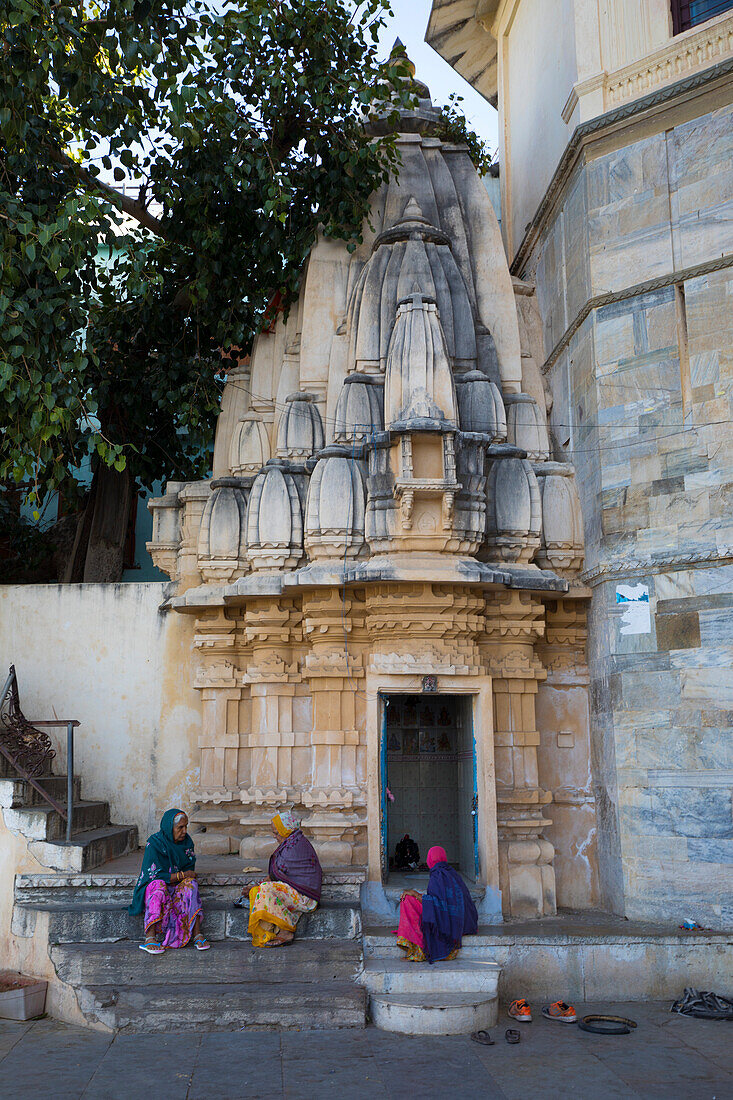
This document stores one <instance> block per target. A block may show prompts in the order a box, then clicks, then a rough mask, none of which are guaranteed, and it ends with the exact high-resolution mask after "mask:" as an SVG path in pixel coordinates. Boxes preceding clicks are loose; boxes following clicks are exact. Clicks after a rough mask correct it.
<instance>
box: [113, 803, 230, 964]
mask: <svg viewBox="0 0 733 1100" xmlns="http://www.w3.org/2000/svg"><path fill="white" fill-rule="evenodd" d="M187 827H188V818H187V816H186V815H185V814H184V812H183V810H179V809H172V810H166V812H165V813H164V814H163V817H162V818H161V821H160V830H159V831H158V832H157V833H153V835H152V836H150V837H148V842H147V844H146V845H145V851H144V852H143V864H142V868H141V870H140V876H139V878H138V880H137V883H136V885H135V892H134V894H133V895H132V904H131V905H130V907H129V910H128V912H130V913H134V914H138V913H143V912H144V913H145V917H144V920H143V927H144V929H145V942H144V943H141V944H140V949H141V950H142V951H147V952H148V954H150V955H160V954H162V952H163V951H165V949H166V947H185V946H186V945H187V943H188V942H189V940H190V939H191V937H192V936H193V942H194V945H195V946H196V948H197V949H198V950H199V951H208V949H209V947H210V946H211V945H210V944H209V943H207V941H206V939H205V938H204V936H202V934H201V900H200V898H199V888H198V883H197V882H196V874H195V871H194V867H195V865H196V853H195V852H194V848H193V841H192V840H191V838H190V836H189V835H188V833H187V832H186V829H187Z"/></svg>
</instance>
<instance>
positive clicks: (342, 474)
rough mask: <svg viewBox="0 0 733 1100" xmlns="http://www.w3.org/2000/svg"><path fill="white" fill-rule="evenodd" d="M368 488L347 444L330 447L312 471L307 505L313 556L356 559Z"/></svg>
mask: <svg viewBox="0 0 733 1100" xmlns="http://www.w3.org/2000/svg"><path fill="white" fill-rule="evenodd" d="M365 511H366V491H365V486H364V473H363V470H362V468H361V463H360V462H359V461H357V460H355V459H353V458H352V457H351V454H350V452H349V450H348V448H347V447H337V446H334V447H327V448H326V449H325V451H322V452H321V454H320V455H319V457H318V462H317V463H316V466H315V469H314V470H313V473H312V474H311V479H310V485H309V487H308V499H307V501H306V507H305V549H306V551H307V553H308V556H309V557H310V558H312V559H313V558H344V557H348V558H354V557H357V555H358V554H359V553H360V551H361V550H362V548H363V547H364V514H365Z"/></svg>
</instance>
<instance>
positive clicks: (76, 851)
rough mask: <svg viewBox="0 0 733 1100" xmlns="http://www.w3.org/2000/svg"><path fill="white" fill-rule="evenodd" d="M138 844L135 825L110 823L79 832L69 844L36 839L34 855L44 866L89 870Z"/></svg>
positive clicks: (69, 869)
mask: <svg viewBox="0 0 733 1100" xmlns="http://www.w3.org/2000/svg"><path fill="white" fill-rule="evenodd" d="M6 812H7V811H6ZM137 846H138V835H137V827H136V826H134V825H112V824H110V825H106V826H105V827H104V828H101V829H92V830H90V831H89V832H83V833H78V834H76V835H75V836H74V838H73V842H72V844H70V845H67V844H65V843H63V842H62V841H59V840H37V841H35V842H33V854H34V855H35V856H36V858H37V859H38V860H39V862H40V863H42V864H43V865H44V866H45V867H51V868H53V869H54V870H56V871H71V872H74V871H88V870H92V868H94V867H100V866H101V865H102V864H104V863H107V862H108V861H109V860H110V859H116V858H117V857H118V856H122V855H125V854H126V853H127V852H131V851H133V850H134V849H135V848H137Z"/></svg>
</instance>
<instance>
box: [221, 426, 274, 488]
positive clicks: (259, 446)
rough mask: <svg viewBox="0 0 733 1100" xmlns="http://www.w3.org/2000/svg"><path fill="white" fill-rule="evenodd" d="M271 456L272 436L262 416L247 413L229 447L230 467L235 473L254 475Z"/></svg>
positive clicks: (237, 427) (241, 475)
mask: <svg viewBox="0 0 733 1100" xmlns="http://www.w3.org/2000/svg"><path fill="white" fill-rule="evenodd" d="M269 458H271V452H270V437H269V435H268V433H267V428H266V426H265V424H264V423H263V421H262V419H261V417H260V416H259V415H258V414H257V413H254V412H249V413H245V415H244V416H243V417H242V418H241V420H240V421H239V422H238V424H237V426H236V428H235V429H234V433H233V435H232V441H231V445H230V447H229V468H230V470H231V471H232V473H233V474H235V475H237V476H239V477H244V476H250V477H254V476H255V475H256V474H258V473H259V472H260V470H261V469H262V467H263V466H264V465H265V463H266V462H267V461H268V459H269Z"/></svg>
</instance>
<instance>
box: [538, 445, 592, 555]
mask: <svg viewBox="0 0 733 1100" xmlns="http://www.w3.org/2000/svg"><path fill="white" fill-rule="evenodd" d="M536 474H537V481H538V484H539V489H540V498H541V501H542V531H541V535H540V549H539V550H538V552H537V562H538V564H539V565H542V566H543V568H545V569H559V570H563V571H566V570H577V569H580V567H581V566H582V564H583V549H584V540H583V516H582V513H581V510H580V497H579V496H578V486H577V483H576V481H575V470H574V468H573V467H572V466H571V465H570V464H569V463H564V462H543V463H542V465H541V466H538V467H537V470H536Z"/></svg>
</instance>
